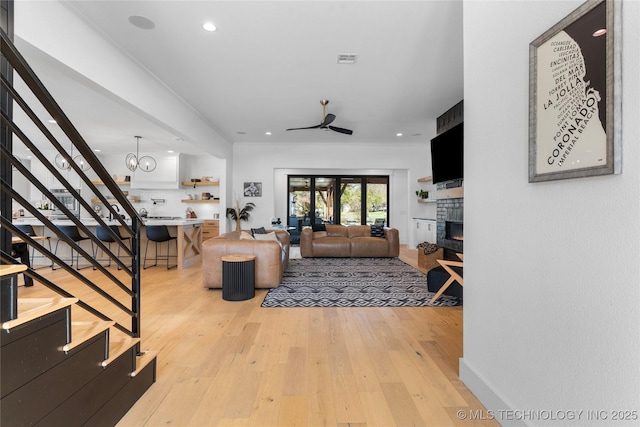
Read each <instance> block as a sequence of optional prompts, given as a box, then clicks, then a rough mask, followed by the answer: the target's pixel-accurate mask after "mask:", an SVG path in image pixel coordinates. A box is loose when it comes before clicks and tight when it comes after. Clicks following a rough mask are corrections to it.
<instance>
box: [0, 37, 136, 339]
mask: <svg viewBox="0 0 640 427" xmlns="http://www.w3.org/2000/svg"><path fill="white" fill-rule="evenodd" d="M0 36H1V39H2V40H1V49H0V50H1V52H2V56H3V57H4V59H6V61H7V62H9V63H10V65H11V67H13V70H14V72H15V73H16V74H14V76H12V77H14V78H15V76H19V77H20V78H21V79H22V81H23V82H24V83H25V85H26V87H27V88H28V90H29V96H30V97H35V98H36V99H37V101H38V102H37V104H39V106H41V107H43V108H44V109H45V110H46V112H47V114H48V115H49V116H50V117H51V118H53V119H54V120H55V121H56V123H57V125H58V126H59V127H60V129H61V130H62V131H63V132H64V134H65V136H66V138H68V140H69V141H70V143H71V144H72V145H71V146H72V149H71V150H72V152H73V151H74V150H75V152H76V153H77V154H79V155H80V156H82V158H84V160H85V161H86V162H87V164H88V165H89V166H90V168H91V169H93V171H94V172H95V173H96V175H97V177H98V179H99V180H101V182H102V183H103V184H104V188H106V190H107V192H108V193H110V197H107V196H106V195H104V194H103V193H102V192H101V191H99V190H98V189H97V187H96V186H95V185H94V183H93V182H92V180H91V179H90V178H89V176H88V175H87V174H86V173H85V172H84V171H83V170H82V167H81V166H80V165H78V164H77V163H76V161H75V160H74V157H73V156H72V154H70V153H69V152H68V151H67V150H66V149H65V148H64V147H63V146H62V144H60V142H59V141H58V139H56V138H55V136H54V135H53V134H52V133H51V132H50V131H49V129H48V128H47V126H46V125H45V124H44V123H43V121H42V120H41V119H40V118H39V117H38V115H37V114H36V113H35V112H34V108H32V107H31V106H30V105H29V103H28V102H27V101H26V100H25V96H22V95H21V94H20V93H18V91H17V90H16V87H15V85H13V84H12V82H13V78H9V76H5V75H4V71H5V70H4V69H3V75H2V82H1V83H2V92H3V95H6V96H8V97H9V98H10V99H11V102H12V103H13V107H14V108H15V107H16V106H17V107H19V108H20V109H21V110H22V112H23V113H24V115H25V116H26V117H28V118H29V119H30V122H31V123H32V124H33V125H35V128H37V129H38V131H39V133H37V135H36V136H32V135H27V134H26V132H25V131H24V130H23V129H21V128H20V126H19V125H18V124H17V123H15V122H14V121H13V119H12V117H13V114H12V113H11V111H5V109H4V108H3V110H2V124H3V125H4V126H5V127H6V128H8V129H9V130H10V132H11V134H12V136H13V138H16V139H17V140H19V141H20V142H21V143H22V144H24V146H25V147H26V148H28V149H29V150H30V151H31V154H32V155H33V156H35V157H36V158H37V159H38V160H39V161H40V162H41V163H42V165H44V167H45V168H46V169H47V170H48V171H49V172H50V173H51V174H52V176H53V178H54V179H55V180H57V181H58V182H60V183H61V185H62V186H63V187H64V188H66V189H67V190H68V191H69V193H70V194H71V195H72V196H73V197H74V198H75V199H76V200H77V201H78V202H79V204H80V206H81V207H82V208H84V211H86V212H87V214H89V215H90V216H91V218H92V219H93V220H94V221H95V222H96V224H97V225H98V226H101V227H102V228H103V229H104V230H105V231H106V232H107V233H108V234H109V235H110V236H111V237H112V238H113V239H114V241H115V242H116V247H118V246H119V247H120V250H121V251H124V255H125V256H127V257H131V266H130V267H129V266H128V265H126V264H125V263H124V262H123V261H122V260H121V259H120V257H118V256H117V255H116V254H115V253H114V252H113V251H111V250H110V248H109V247H108V246H107V245H105V243H103V242H102V241H101V240H100V239H98V237H97V236H96V235H95V234H94V233H93V232H92V230H90V229H89V227H87V226H85V225H84V224H83V222H82V221H81V220H80V218H77V217H76V216H75V215H74V213H73V212H71V211H70V210H69V209H68V208H67V207H66V206H65V205H64V204H63V203H62V202H60V201H59V200H58V199H57V198H56V197H55V195H54V194H53V193H52V192H51V191H50V189H49V188H47V186H46V185H45V184H43V183H42V182H40V181H39V180H38V179H37V178H36V177H35V176H34V175H33V174H32V173H31V171H30V170H29V168H27V167H26V166H24V165H23V164H22V162H21V161H20V159H19V158H18V157H16V156H15V155H14V154H13V150H12V148H13V144H12V143H11V142H10V141H9V143H5V142H7V141H3V143H2V144H1V149H2V160H3V164H5V165H9V164H10V165H11V167H12V168H13V173H14V174H20V175H21V176H22V177H24V179H26V181H28V182H29V183H30V184H32V185H33V186H34V187H35V188H37V189H38V190H39V191H40V192H41V193H42V194H43V196H44V197H46V198H47V199H48V200H49V201H50V203H52V204H53V205H55V206H56V208H57V209H58V210H59V211H61V212H62V213H63V214H64V215H66V217H67V220H68V221H71V223H72V224H73V225H75V226H76V227H78V229H79V230H80V231H81V232H82V233H84V235H86V236H88V237H89V238H90V239H91V241H92V245H95V246H96V247H98V248H99V249H101V250H102V251H103V253H104V254H105V255H106V256H108V257H109V258H110V259H111V260H113V261H114V262H115V263H116V264H117V265H118V266H119V267H120V268H121V269H122V271H124V273H125V274H126V275H127V277H128V279H127V280H129V281H130V282H129V283H124V282H123V281H121V280H120V279H119V278H117V277H116V276H115V275H114V274H113V273H111V272H110V271H109V270H108V269H107V268H105V267H104V266H103V265H102V264H101V263H100V262H98V261H97V260H96V259H95V258H94V254H90V253H89V252H87V251H86V250H84V249H83V248H82V247H81V246H80V245H79V244H78V243H76V242H74V241H73V240H72V239H70V238H69V237H67V236H66V235H65V234H64V233H62V232H61V231H60V230H59V228H58V227H57V226H56V224H54V222H52V221H51V220H50V219H49V218H48V217H46V216H45V215H43V214H42V212H40V210H39V209H38V208H36V207H35V206H33V204H32V203H30V202H29V201H28V200H27V199H26V198H25V197H24V195H22V194H20V193H19V192H18V191H16V190H15V189H14V188H13V187H12V185H11V182H7V181H5V179H1V180H0V181H1V182H0V187H1V188H2V197H3V198H4V197H10V198H11V199H12V200H14V201H15V202H16V203H17V204H19V205H20V206H21V207H22V208H24V209H25V210H27V211H28V212H29V213H30V214H31V215H33V217H34V218H36V219H37V220H38V221H39V222H40V223H41V224H42V225H43V226H44V227H45V228H46V229H47V230H50V233H51V234H55V236H56V237H57V238H58V239H59V240H60V241H62V242H65V243H66V244H67V245H69V246H70V247H71V248H72V249H73V250H74V251H76V252H77V253H78V254H79V255H80V256H82V257H83V258H84V259H85V260H86V261H87V262H88V263H89V264H90V265H92V266H93V268H94V270H96V273H97V274H101V275H102V276H103V277H104V278H106V279H107V280H108V282H110V283H113V284H115V285H116V287H117V288H118V289H120V290H121V291H122V292H123V293H124V295H126V297H125V298H130V300H129V301H127V302H126V303H124V302H122V301H121V299H122V298H117V297H115V296H114V295H112V294H111V293H110V292H108V291H106V290H105V289H104V287H103V286H100V285H99V284H97V282H100V283H103V282H104V280H102V279H101V280H99V281H98V280H96V281H93V280H90V279H89V278H87V277H86V276H85V275H83V274H81V273H79V272H78V271H77V270H75V269H74V268H73V259H72V260H71V265H70V264H68V263H67V262H66V261H64V260H63V259H61V258H60V257H58V256H57V255H56V254H54V253H53V252H51V250H49V248H48V247H45V246H44V245H43V244H41V243H40V242H39V241H38V240H36V239H33V238H32V236H29V235H26V234H25V233H24V232H22V231H21V230H20V229H18V227H16V225H15V224H14V223H13V221H12V218H11V217H9V215H7V213H6V212H2V215H1V217H0V221H1V225H2V228H4V229H5V230H7V231H9V232H11V233H12V234H13V235H14V236H16V237H19V238H21V240H22V241H23V242H25V243H26V244H27V245H29V247H33V248H35V249H36V250H37V251H38V252H40V253H42V254H43V255H44V256H45V257H47V258H48V259H50V260H51V261H52V262H53V263H55V264H57V265H59V266H61V268H62V269H63V270H65V271H66V272H67V273H69V274H70V275H71V276H73V277H74V278H75V279H77V280H78V281H80V282H81V283H83V284H84V285H85V286H86V287H88V288H90V289H91V290H92V291H93V292H94V293H96V294H97V295H99V296H100V297H101V298H103V299H104V300H105V301H107V302H108V304H104V305H102V307H103V308H102V311H100V310H98V309H96V308H95V307H93V306H91V305H90V304H87V303H86V302H84V301H82V300H80V301H79V303H78V304H79V305H80V306H81V307H83V308H85V309H86V310H88V311H89V312H91V313H93V314H94V315H96V316H98V317H99V318H101V319H103V320H113V319H114V317H116V316H115V314H116V313H125V314H126V315H127V316H129V317H130V319H131V325H129V326H127V325H123V324H121V323H119V322H116V324H115V327H116V328H118V329H119V330H121V331H123V332H124V333H126V334H128V335H130V336H132V337H139V336H140V229H141V225H142V218H141V217H140V216H139V214H138V213H137V212H136V210H135V209H134V207H133V206H132V205H131V203H130V202H129V200H128V199H127V197H126V196H125V194H124V193H123V192H122V191H121V189H120V187H119V186H118V185H117V184H116V183H115V181H114V180H113V178H112V177H111V175H110V174H109V173H108V172H107V170H106V168H105V167H104V165H103V164H102V163H101V162H100V159H99V158H98V157H97V156H96V155H95V153H94V152H93V150H92V149H91V147H90V146H89V145H88V144H87V142H86V141H85V140H84V139H83V137H82V136H81V135H80V133H79V132H78V131H77V129H76V128H75V126H74V125H73V124H72V123H71V121H70V120H69V118H68V117H67V116H66V115H65V113H64V112H63V111H62V109H61V108H60V106H59V105H58V104H57V102H56V101H55V100H54V98H53V97H52V96H51V94H50V93H49V92H48V90H47V89H46V88H45V86H44V85H43V84H42V82H41V81H40V79H39V78H38V77H37V75H36V74H35V73H34V71H33V70H32V69H31V67H30V66H29V65H28V63H27V62H26V60H25V59H24V58H23V57H22V55H21V54H20V53H19V52H18V50H17V49H16V47H15V46H14V44H13V42H12V41H11V40H10V39H9V37H8V36H7V34H6V33H5V32H4V31H1V30H0ZM38 108H39V107H38ZM8 110H10V108H8ZM32 132H33V131H32ZM4 138H5V136H4V134H3V139H4ZM36 138H37V139H36ZM35 140H37V141H38V144H35V143H34V141H35ZM43 141H46V142H48V143H49V144H50V147H52V148H53V149H54V150H55V151H56V152H57V153H58V154H59V155H60V156H62V157H63V158H64V159H65V160H66V162H68V164H69V168H70V170H73V171H74V172H75V174H77V176H78V177H79V179H80V180H82V182H84V184H85V185H86V187H87V188H88V189H89V190H90V191H91V192H93V194H95V195H96V197H97V198H98V199H99V201H100V202H101V203H103V204H104V205H105V207H106V208H107V210H108V211H109V212H110V213H111V215H112V216H113V218H115V219H116V221H118V224H117V225H119V226H120V227H122V229H123V230H124V235H125V236H127V237H130V238H131V249H129V247H128V246H127V245H126V244H125V243H124V241H123V240H122V239H121V238H120V236H118V235H117V234H116V233H114V231H113V230H111V228H110V227H109V224H107V223H106V222H105V221H104V219H103V218H101V217H100V216H99V215H98V214H97V213H96V212H95V211H94V209H93V208H92V207H91V205H90V203H89V202H88V201H86V200H85V199H84V198H82V196H81V195H80V194H79V193H78V191H76V188H77V187H76V186H74V185H72V184H71V183H70V182H69V181H68V179H67V178H66V177H65V176H64V175H63V173H62V172H61V171H60V170H59V169H58V168H57V167H56V165H55V164H54V163H52V160H51V156H50V155H49V156H47V155H45V154H44V152H43V148H42V144H43ZM65 142H67V141H65ZM50 147H49V145H47V149H50ZM111 198H112V199H115V201H116V203H118V204H119V205H120V206H122V208H123V209H124V212H125V214H126V215H128V216H129V217H130V218H131V223H130V224H129V223H128V222H127V221H125V220H124V219H123V218H122V217H121V216H120V215H119V214H118V213H117V212H116V211H115V209H114V208H113V207H112V206H111V205H112V203H110V201H109V199H111ZM6 246H7V244H6V243H5V241H4V240H3V241H2V248H1V251H0V258H1V261H2V264H11V263H17V261H16V260H15V259H14V258H13V257H12V255H11V248H9V247H6ZM25 274H27V275H28V276H29V277H31V278H33V279H34V280H35V281H37V282H38V283H41V284H42V285H44V286H46V287H48V288H49V289H52V290H53V291H54V292H56V293H58V294H59V295H61V296H64V297H71V296H73V295H71V294H70V293H69V292H68V291H67V290H65V289H64V288H63V286H61V285H59V284H56V283H53V282H52V281H51V280H49V279H48V278H46V277H44V276H43V275H41V274H38V273H36V272H35V271H34V270H33V269H32V268H30V269H28V270H27V272H26V273H25ZM92 277H93V276H92ZM14 282H15V281H14ZM2 286H9V283H8V282H7V283H5V282H4V281H3V284H2ZM11 286H15V283H13V284H11ZM15 294H17V292H15ZM104 307H111V308H109V309H108V310H106V309H105V308H104ZM10 309H11V310H12V311H13V310H15V307H11V308H10ZM111 310H115V312H113V313H112V312H111ZM104 311H109V312H104ZM11 315H12V316H13V315H15V313H11Z"/></svg>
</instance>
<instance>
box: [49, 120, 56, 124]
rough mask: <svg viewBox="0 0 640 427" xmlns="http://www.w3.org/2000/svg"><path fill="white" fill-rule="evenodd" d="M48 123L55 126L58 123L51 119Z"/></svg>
mask: <svg viewBox="0 0 640 427" xmlns="http://www.w3.org/2000/svg"><path fill="white" fill-rule="evenodd" d="M49 123H53V124H56V123H58V122H56V121H55V120H53V119H51V120H49Z"/></svg>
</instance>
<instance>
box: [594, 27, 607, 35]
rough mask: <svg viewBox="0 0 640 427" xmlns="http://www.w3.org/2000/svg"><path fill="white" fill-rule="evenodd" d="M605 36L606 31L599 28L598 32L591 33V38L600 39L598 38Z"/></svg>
mask: <svg viewBox="0 0 640 427" xmlns="http://www.w3.org/2000/svg"><path fill="white" fill-rule="evenodd" d="M605 34H607V29H606V28H600V29H599V30H598V31H596V32H594V33H593V37H600V36H604V35H605Z"/></svg>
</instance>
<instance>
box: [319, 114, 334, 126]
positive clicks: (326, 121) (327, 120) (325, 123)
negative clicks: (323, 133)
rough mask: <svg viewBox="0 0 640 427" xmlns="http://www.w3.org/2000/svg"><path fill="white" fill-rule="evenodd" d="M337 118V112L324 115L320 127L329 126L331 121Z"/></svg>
mask: <svg viewBox="0 0 640 427" xmlns="http://www.w3.org/2000/svg"><path fill="white" fill-rule="evenodd" d="M335 119H336V115H335V114H327V115H326V116H324V120H323V121H322V123H320V127H325V128H326V127H327V126H329V125H330V124H331V123H333V121H334V120H335Z"/></svg>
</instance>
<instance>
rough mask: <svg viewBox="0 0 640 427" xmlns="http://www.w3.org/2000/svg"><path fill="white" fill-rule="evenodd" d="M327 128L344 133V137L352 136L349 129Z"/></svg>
mask: <svg viewBox="0 0 640 427" xmlns="http://www.w3.org/2000/svg"><path fill="white" fill-rule="evenodd" d="M328 128H329V129H331V130H333V131H336V132H340V133H344V134H346V135H351V134H353V131H352V130H351V129H345V128H339V127H336V126H328Z"/></svg>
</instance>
